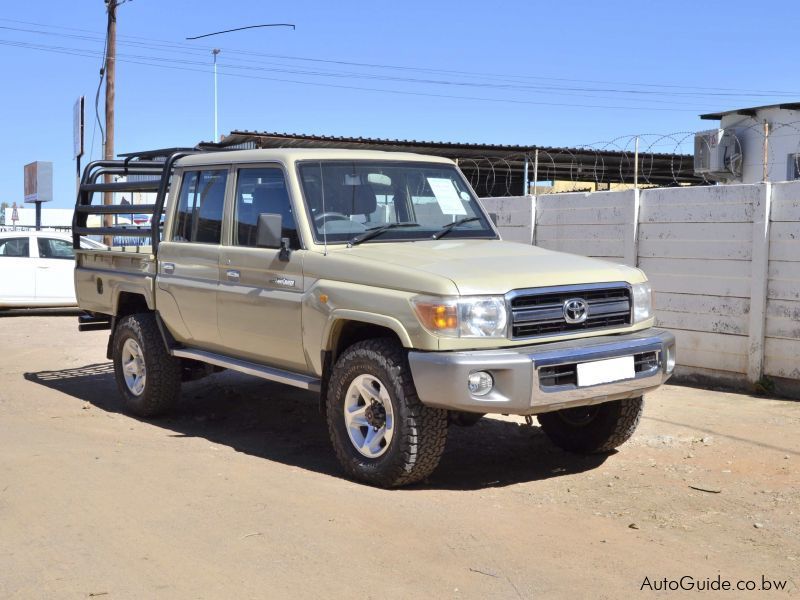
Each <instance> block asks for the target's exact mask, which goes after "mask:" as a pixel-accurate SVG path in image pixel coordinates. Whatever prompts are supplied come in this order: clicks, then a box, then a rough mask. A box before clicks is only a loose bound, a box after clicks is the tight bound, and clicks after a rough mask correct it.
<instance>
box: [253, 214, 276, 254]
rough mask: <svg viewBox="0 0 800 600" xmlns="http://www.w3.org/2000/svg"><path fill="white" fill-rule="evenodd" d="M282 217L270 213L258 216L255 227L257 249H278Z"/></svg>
mask: <svg viewBox="0 0 800 600" xmlns="http://www.w3.org/2000/svg"><path fill="white" fill-rule="evenodd" d="M282 227H283V217H282V216H281V215H274V214H270V213H261V214H260V215H258V226H257V227H256V246H258V247H259V248H280V247H281V230H282Z"/></svg>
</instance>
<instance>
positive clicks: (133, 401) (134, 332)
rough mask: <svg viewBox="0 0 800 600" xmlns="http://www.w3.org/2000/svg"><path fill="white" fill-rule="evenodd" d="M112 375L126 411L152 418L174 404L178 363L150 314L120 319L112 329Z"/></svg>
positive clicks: (178, 374) (178, 372) (179, 374)
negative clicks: (168, 349)
mask: <svg viewBox="0 0 800 600" xmlns="http://www.w3.org/2000/svg"><path fill="white" fill-rule="evenodd" d="M112 348H113V354H112V356H113V359H114V375H115V377H116V379H117V387H118V388H119V392H120V394H121V395H122V397H123V399H124V401H125V408H126V410H127V411H128V412H130V413H132V414H134V415H136V416H139V417H155V416H158V415H161V414H164V413H165V412H168V411H169V409H171V408H172V406H173V405H174V404H175V402H176V401H177V399H178V396H179V395H180V390H181V363H180V360H179V359H177V358H175V357H174V356H172V355H170V354H169V352H168V351H167V349H166V347H165V346H164V341H163V339H162V338H161V332H160V331H159V329H158V324H157V323H156V319H155V317H154V316H153V314H152V313H138V314H134V315H128V316H127V317H123V318H122V320H120V322H119V324H118V325H117V327H116V329H115V330H114V340H113V344H112Z"/></svg>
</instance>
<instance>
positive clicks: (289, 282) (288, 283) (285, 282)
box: [269, 277, 294, 287]
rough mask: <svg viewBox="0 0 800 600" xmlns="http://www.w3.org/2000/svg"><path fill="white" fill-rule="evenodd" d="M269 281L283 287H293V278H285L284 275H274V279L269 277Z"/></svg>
mask: <svg viewBox="0 0 800 600" xmlns="http://www.w3.org/2000/svg"><path fill="white" fill-rule="evenodd" d="M269 282H270V283H274V284H275V285H280V286H283V287H294V279H286V277H276V278H275V279H270V280H269Z"/></svg>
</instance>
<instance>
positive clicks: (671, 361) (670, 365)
mask: <svg viewBox="0 0 800 600" xmlns="http://www.w3.org/2000/svg"><path fill="white" fill-rule="evenodd" d="M674 370H675V346H670V347H669V348H667V375H669V374H670V373H672V371H674Z"/></svg>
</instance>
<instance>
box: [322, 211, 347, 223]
mask: <svg viewBox="0 0 800 600" xmlns="http://www.w3.org/2000/svg"><path fill="white" fill-rule="evenodd" d="M349 220H350V217H348V216H347V215H343V214H342V213H338V212H324V213H322V214H321V215H316V216H315V217H314V221H316V222H318V223H324V222H326V221H349Z"/></svg>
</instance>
